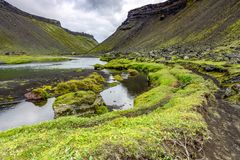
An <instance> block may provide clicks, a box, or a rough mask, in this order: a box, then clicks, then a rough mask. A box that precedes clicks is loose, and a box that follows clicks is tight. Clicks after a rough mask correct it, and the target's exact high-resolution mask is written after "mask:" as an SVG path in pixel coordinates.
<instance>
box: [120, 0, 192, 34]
mask: <svg viewBox="0 0 240 160" xmlns="http://www.w3.org/2000/svg"><path fill="white" fill-rule="evenodd" d="M186 6H187V1H186V0H169V1H166V2H164V3H159V4H150V5H147V6H143V7H141V8H137V9H134V10H131V11H130V12H129V13H128V17H127V20H126V21H125V22H123V24H122V25H121V26H120V28H119V29H120V30H127V29H131V28H133V27H134V25H132V24H131V23H132V22H133V23H134V22H135V21H143V20H146V19H148V18H151V17H153V16H154V17H158V18H159V20H164V19H165V18H166V17H168V16H170V15H174V14H176V13H178V12H179V11H180V10H182V9H183V8H185V7H186Z"/></svg>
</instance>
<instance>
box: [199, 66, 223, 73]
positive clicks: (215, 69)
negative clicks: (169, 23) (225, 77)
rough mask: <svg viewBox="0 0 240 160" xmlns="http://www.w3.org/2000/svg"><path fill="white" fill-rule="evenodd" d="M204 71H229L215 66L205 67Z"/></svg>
mask: <svg viewBox="0 0 240 160" xmlns="http://www.w3.org/2000/svg"><path fill="white" fill-rule="evenodd" d="M203 69H204V71H206V72H226V71H227V70H226V69H224V68H220V67H218V66H214V65H204V66H203Z"/></svg>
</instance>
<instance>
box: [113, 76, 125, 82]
mask: <svg viewBox="0 0 240 160" xmlns="http://www.w3.org/2000/svg"><path fill="white" fill-rule="evenodd" d="M114 79H115V80H117V81H119V82H120V81H123V78H122V76H121V75H119V74H117V75H115V76H114Z"/></svg>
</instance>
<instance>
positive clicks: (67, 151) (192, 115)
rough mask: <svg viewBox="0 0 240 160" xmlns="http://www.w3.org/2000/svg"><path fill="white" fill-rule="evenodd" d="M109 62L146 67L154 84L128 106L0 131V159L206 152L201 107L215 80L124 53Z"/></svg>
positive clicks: (110, 65) (197, 155) (189, 155)
mask: <svg viewBox="0 0 240 160" xmlns="http://www.w3.org/2000/svg"><path fill="white" fill-rule="evenodd" d="M105 67H107V68H118V69H130V68H131V69H136V70H138V71H145V72H147V73H149V77H150V81H151V83H152V84H153V88H152V89H150V90H149V91H147V92H145V93H143V94H141V95H139V96H138V97H137V98H136V99H135V105H134V108H132V109H129V110H126V111H114V112H109V113H106V114H103V115H100V116H96V117H89V118H87V117H85V118H83V117H77V116H70V117H63V118H59V119H57V120H53V121H51V122H45V123H41V124H39V125H35V126H28V127H22V128H18V129H12V130H9V131H6V132H1V133H0V145H1V146H3V147H1V148H0V159H23V160H24V159H117V158H118V159H124V158H131V159H141V158H147V159H175V158H176V157H178V158H179V157H180V158H182V159H187V158H192V159H197V158H202V157H201V156H202V154H201V151H200V150H199V148H201V147H202V145H203V144H204V143H205V142H206V141H207V139H208V138H209V135H208V133H209V132H208V130H207V125H206V123H205V121H204V120H203V117H202V115H201V114H200V113H199V112H197V110H201V108H202V107H204V104H206V103H207V100H210V99H206V97H210V98H211V96H210V95H211V94H212V93H213V92H214V91H215V89H216V88H215V86H214V84H213V83H212V82H211V81H205V80H204V79H203V78H202V77H200V76H197V75H195V74H193V73H191V72H190V71H188V70H185V69H183V68H182V67H180V66H178V65H173V66H172V67H168V66H165V65H163V64H156V63H147V62H136V61H129V60H126V59H121V60H114V61H111V62H109V63H108V64H107V65H105ZM158 76H159V77H160V78H159V77H158ZM176 84H181V85H182V84H185V85H184V86H180V87H179V85H176ZM70 95H71V96H74V94H73V93H70ZM207 95H208V96H207ZM65 98H67V97H65ZM65 98H63V99H64V100H61V102H64V103H65ZM70 102H71V100H70ZM71 103H72V102H71ZM73 103H74V102H73ZM100 108H101V109H99V110H101V111H102V110H104V109H103V107H100ZM26 143H27V144H28V145H26Z"/></svg>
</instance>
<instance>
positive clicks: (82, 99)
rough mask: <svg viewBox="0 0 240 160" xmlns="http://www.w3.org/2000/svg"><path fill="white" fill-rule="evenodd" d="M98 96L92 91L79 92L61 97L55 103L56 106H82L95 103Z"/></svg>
mask: <svg viewBox="0 0 240 160" xmlns="http://www.w3.org/2000/svg"><path fill="white" fill-rule="evenodd" d="M95 98H96V94H95V93H94V92H92V91H78V92H72V93H68V94H65V95H63V96H60V97H58V98H57V99H56V101H55V102H54V106H58V105H60V104H66V105H81V104H82V103H86V104H92V103H93V102H94V101H95ZM54 108H55V107H54Z"/></svg>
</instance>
